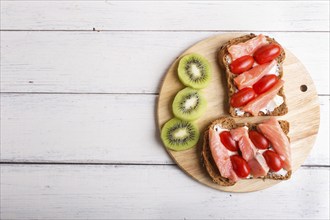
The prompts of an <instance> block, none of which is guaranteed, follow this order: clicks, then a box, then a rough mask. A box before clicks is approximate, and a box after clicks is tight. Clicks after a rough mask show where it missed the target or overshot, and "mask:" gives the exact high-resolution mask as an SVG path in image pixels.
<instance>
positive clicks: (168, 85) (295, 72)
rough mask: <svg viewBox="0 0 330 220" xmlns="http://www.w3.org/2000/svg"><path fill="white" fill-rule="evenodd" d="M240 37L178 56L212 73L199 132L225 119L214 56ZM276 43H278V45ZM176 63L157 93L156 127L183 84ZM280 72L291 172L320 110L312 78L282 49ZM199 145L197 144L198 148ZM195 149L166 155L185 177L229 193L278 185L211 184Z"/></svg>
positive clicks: (221, 77) (310, 140)
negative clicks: (202, 61)
mask: <svg viewBox="0 0 330 220" xmlns="http://www.w3.org/2000/svg"><path fill="white" fill-rule="evenodd" d="M241 35H242V34H234V33H231V34H222V35H218V36H215V37H212V38H207V39H205V40H202V41H200V42H198V43H197V44H195V45H194V46H192V47H190V48H189V49H188V50H187V51H185V52H184V53H183V54H181V55H180V57H182V56H184V55H186V54H189V53H198V54H200V55H202V56H204V57H205V58H206V59H207V60H208V61H209V62H210V64H211V69H212V70H213V71H212V81H211V83H210V85H209V86H208V87H206V88H205V89H203V90H202V91H203V92H204V94H205V97H206V99H207V103H208V106H207V110H206V113H205V114H204V115H203V116H202V117H200V118H199V119H198V120H197V121H196V123H197V125H198V128H199V130H200V132H201V133H203V131H204V130H205V129H206V127H207V126H208V125H209V124H210V123H211V122H212V121H213V120H215V119H217V118H219V117H220V116H226V115H227V116H228V107H227V102H228V101H227V91H226V89H227V85H226V83H225V82H226V81H225V80H226V79H225V74H224V73H223V70H220V69H219V66H218V59H217V53H218V50H219V47H220V46H221V45H222V44H224V43H225V42H227V41H228V40H230V39H232V38H235V37H238V36H241ZM271 37H272V36H271ZM279 43H280V44H281V42H279ZM179 60H180V58H178V59H177V60H176V61H175V62H174V63H173V64H172V66H171V67H170V69H169V71H168V72H167V74H166V76H165V78H164V82H163V85H162V88H161V91H160V95H159V101H158V109H157V111H158V123H159V127H160V128H161V127H162V126H163V125H164V123H165V122H166V121H168V120H169V119H171V118H172V117H173V114H172V110H171V108H170V106H171V105H172V102H173V98H174V96H175V95H176V93H177V92H178V91H179V90H181V89H182V88H184V85H183V84H182V83H181V82H180V81H179V79H178V76H177V65H178V61H179ZM283 72H284V74H283V78H282V79H283V80H284V81H285V85H284V90H285V96H286V103H287V106H288V108H289V113H287V114H286V115H284V116H281V117H280V119H283V120H287V121H289V123H290V132H289V137H290V140H291V143H290V147H291V150H292V169H293V172H294V171H295V170H297V169H298V168H299V167H300V165H301V164H302V163H303V162H304V161H305V159H306V157H307V156H308V154H309V152H310V150H311V149H312V147H313V145H314V142H315V139H316V135H317V133H318V128H319V123H320V109H319V101H318V96H317V92H316V89H315V86H314V84H313V81H312V79H311V78H310V76H309V74H308V72H307V70H306V69H305V68H304V66H303V64H302V63H301V62H300V61H299V60H298V59H297V58H296V57H295V56H294V55H293V54H292V53H291V52H289V51H288V50H286V58H285V61H284V63H283ZM301 85H306V86H307V88H308V90H307V91H306V92H302V91H300V86H301ZM302 116H303V117H302ZM267 118H269V117H250V118H239V119H236V122H251V123H258V122H261V121H263V120H265V119H267ZM201 136H203V135H201ZM200 145H201V143H199V144H198V146H199V147H200ZM199 147H195V148H193V149H189V150H186V151H179V152H175V151H171V150H168V152H169V154H170V155H171V157H172V158H173V159H174V160H175V161H176V162H177V164H178V165H179V166H180V167H181V168H182V169H183V170H184V171H185V172H186V173H187V174H188V175H191V176H192V177H193V178H195V179H196V180H197V181H199V182H201V183H204V184H206V185H208V186H210V187H213V188H216V189H220V190H224V191H231V192H248V191H255V190H261V189H264V188H267V187H270V186H273V185H274V184H276V183H278V182H279V181H274V180H265V181H264V180H261V179H254V180H243V181H239V182H237V183H236V184H235V185H234V186H230V187H223V186H220V185H218V184H216V183H213V182H212V180H211V178H210V177H209V176H208V174H207V173H206V172H205V170H204V168H203V167H202V166H201V163H200V152H199Z"/></svg>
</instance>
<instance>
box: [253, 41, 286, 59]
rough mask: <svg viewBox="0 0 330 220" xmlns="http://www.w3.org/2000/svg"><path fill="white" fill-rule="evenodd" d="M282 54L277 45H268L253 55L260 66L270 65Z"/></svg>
mask: <svg viewBox="0 0 330 220" xmlns="http://www.w3.org/2000/svg"><path fill="white" fill-rule="evenodd" d="M280 54H281V47H280V46H279V45H277V44H268V45H265V46H262V47H260V48H259V49H258V50H257V51H256V52H255V53H254V55H253V57H254V59H255V61H257V63H259V64H263V63H268V62H270V61H272V60H273V59H275V58H276V57H278V56H279V55H280Z"/></svg>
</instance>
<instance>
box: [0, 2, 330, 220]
mask: <svg viewBox="0 0 330 220" xmlns="http://www.w3.org/2000/svg"><path fill="white" fill-rule="evenodd" d="M231 31H235V32H237V31H238V32H255V33H264V34H268V35H271V36H273V37H275V38H276V39H277V40H278V41H279V42H281V43H282V44H283V45H284V46H285V47H286V48H287V49H289V50H290V51H291V52H293V53H294V54H295V55H296V56H297V57H298V58H299V59H300V60H301V61H302V62H303V63H304V65H305V66H306V68H307V69H308V70H309V72H310V74H311V77H312V78H313V80H314V82H315V84H316V86H317V90H318V94H319V101H320V106H321V124H320V130H319V135H318V137H317V141H316V143H315V146H314V148H313V150H312V152H311V154H310V156H309V157H308V159H307V160H306V162H305V163H304V165H303V166H302V167H301V168H300V169H299V170H298V171H297V172H296V173H294V175H293V176H292V178H291V179H290V180H289V181H285V182H282V183H280V184H278V185H276V186H274V187H272V188H269V189H266V190H262V191H258V192H254V193H243V194H239V193H225V192H221V191H217V190H214V189H211V188H208V187H206V186H204V185H201V184H199V183H198V182H196V181H194V180H193V179H191V178H190V177H188V176H187V175H185V174H184V173H183V172H182V171H181V170H180V169H179V168H178V167H177V166H176V165H175V164H174V163H173V161H172V160H171V158H170V157H169V156H168V154H167V153H166V151H165V150H164V148H163V145H162V143H161V141H160V139H159V134H158V129H157V123H156V102H157V96H158V92H159V88H160V84H161V79H162V77H163V76H164V74H165V73H166V70H167V68H168V67H169V66H170V64H171V63H172V62H173V60H174V59H175V58H176V56H178V55H179V54H180V53H181V52H183V51H184V50H185V49H187V48H188V47H189V46H191V45H192V44H194V43H196V42H197V41H200V40H202V39H204V38H206V37H210V36H212V35H216V34H221V33H223V32H231ZM329 97H330V92H329V2H328V1H288V2H285V1H265V2H257V1H254V2H249V1H231V2H230V1H218V2H216V1H209V2H201V1H182V2H175V1H161V2H156V1H113V2H112V1H50V0H49V1H1V191H0V192H1V206H0V207H1V219H129V218H135V219H136V218H143V219H146V218H152V219H156V218H162V219H192V218H194V219H205V218H207V219H215V218H216V219H224V218H225V219H230V218H236V219H237V218H239V219H242V218H247V219H253V218H275V219H280V218H281V219H282V218H284V219H288V218H289V219H291V218H295V219H301V218H305V219H328V218H329V171H330V163H329ZM302 117H303V116H302Z"/></svg>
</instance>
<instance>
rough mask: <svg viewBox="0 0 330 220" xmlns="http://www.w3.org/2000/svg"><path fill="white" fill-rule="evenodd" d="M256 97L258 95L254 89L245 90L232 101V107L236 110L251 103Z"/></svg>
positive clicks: (234, 96)
mask: <svg viewBox="0 0 330 220" xmlns="http://www.w3.org/2000/svg"><path fill="white" fill-rule="evenodd" d="M255 97H256V93H255V92H254V90H253V89H252V88H244V89H242V90H240V91H238V92H237V93H235V94H234V95H232V97H231V99H230V105H231V106H233V107H234V108H237V107H241V106H244V105H245V104H247V103H248V102H249V101H251V100H252V99H254V98H255Z"/></svg>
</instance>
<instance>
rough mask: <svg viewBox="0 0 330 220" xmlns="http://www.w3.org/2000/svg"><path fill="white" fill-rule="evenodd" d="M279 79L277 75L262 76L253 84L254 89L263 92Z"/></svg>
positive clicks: (259, 92)
mask: <svg viewBox="0 0 330 220" xmlns="http://www.w3.org/2000/svg"><path fill="white" fill-rule="evenodd" d="M277 81H278V78H277V76H275V75H273V74H272V75H267V76H264V77H262V78H261V79H260V80H259V81H258V82H256V83H255V84H254V85H253V89H254V91H255V92H256V93H257V94H261V93H264V92H266V91H267V90H269V89H270V88H272V87H273V85H275V83H276V82H277Z"/></svg>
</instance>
